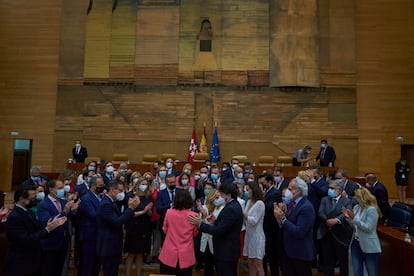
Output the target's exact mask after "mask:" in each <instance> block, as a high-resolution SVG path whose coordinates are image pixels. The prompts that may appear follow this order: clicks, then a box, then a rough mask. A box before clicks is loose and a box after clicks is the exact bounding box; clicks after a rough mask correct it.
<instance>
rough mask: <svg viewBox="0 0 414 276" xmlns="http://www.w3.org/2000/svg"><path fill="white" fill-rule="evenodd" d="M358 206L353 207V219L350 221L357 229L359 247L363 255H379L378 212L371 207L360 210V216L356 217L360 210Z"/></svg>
mask: <svg viewBox="0 0 414 276" xmlns="http://www.w3.org/2000/svg"><path fill="white" fill-rule="evenodd" d="M360 208H361V207H360V206H359V205H355V206H354V213H355V215H356V216H355V217H354V219H353V220H348V221H350V222H351V223H352V224H353V225H355V226H356V227H357V229H358V239H359V246H360V247H361V250H362V252H364V253H380V252H381V244H380V241H379V239H378V235H377V222H378V212H377V209H375V207H373V206H369V207H368V208H365V209H364V210H362V212H361V214H360V215H359V216H357V213H358V212H359V210H360Z"/></svg>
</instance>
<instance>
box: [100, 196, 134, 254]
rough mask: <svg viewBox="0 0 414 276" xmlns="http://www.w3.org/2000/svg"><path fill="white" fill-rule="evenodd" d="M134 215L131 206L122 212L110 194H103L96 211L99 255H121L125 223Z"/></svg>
mask: <svg viewBox="0 0 414 276" xmlns="http://www.w3.org/2000/svg"><path fill="white" fill-rule="evenodd" d="M133 215H134V212H133V211H132V210H131V209H130V208H127V209H126V210H125V211H124V212H123V213H121V211H120V210H119V208H118V207H117V206H116V202H114V201H112V199H111V198H110V197H109V196H108V195H105V196H103V198H102V200H101V203H100V204H99V207H98V210H97V212H96V220H97V226H98V235H97V255H98V256H102V257H105V256H106V257H108V256H119V257H121V254H122V248H123V246H122V243H123V238H124V231H123V225H124V223H125V222H127V221H128V219H129V218H131V217H132V216H133Z"/></svg>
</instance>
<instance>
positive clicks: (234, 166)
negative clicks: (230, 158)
mask: <svg viewBox="0 0 414 276" xmlns="http://www.w3.org/2000/svg"><path fill="white" fill-rule="evenodd" d="M231 166H232V167H233V169H236V168H237V167H238V166H239V165H237V164H232V165H231Z"/></svg>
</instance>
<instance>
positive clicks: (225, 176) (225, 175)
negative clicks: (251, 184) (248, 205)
mask: <svg viewBox="0 0 414 276" xmlns="http://www.w3.org/2000/svg"><path fill="white" fill-rule="evenodd" d="M233 181H234V176H233V173H232V170H231V169H227V170H226V171H223V172H222V174H221V177H220V182H221V183H233Z"/></svg>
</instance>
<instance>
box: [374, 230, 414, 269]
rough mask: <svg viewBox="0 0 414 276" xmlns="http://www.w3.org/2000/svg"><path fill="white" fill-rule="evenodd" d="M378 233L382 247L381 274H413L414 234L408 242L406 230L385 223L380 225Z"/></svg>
mask: <svg viewBox="0 0 414 276" xmlns="http://www.w3.org/2000/svg"><path fill="white" fill-rule="evenodd" d="M377 233H378V236H379V238H380V240H381V247H382V254H381V257H380V259H379V275H384V276H388V275H413V271H414V236H411V239H412V241H411V243H407V242H405V241H404V237H405V232H404V230H402V229H398V228H393V227H386V226H383V225H379V226H378V229H377Z"/></svg>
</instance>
